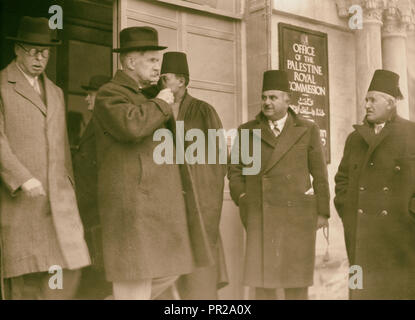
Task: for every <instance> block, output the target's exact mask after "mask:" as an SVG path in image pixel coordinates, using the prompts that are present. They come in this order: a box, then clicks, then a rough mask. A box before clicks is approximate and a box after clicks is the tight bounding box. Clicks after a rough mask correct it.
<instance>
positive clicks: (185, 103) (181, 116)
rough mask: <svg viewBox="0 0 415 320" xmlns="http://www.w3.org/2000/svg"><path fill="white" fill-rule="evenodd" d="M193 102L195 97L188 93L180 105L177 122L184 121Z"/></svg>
mask: <svg viewBox="0 0 415 320" xmlns="http://www.w3.org/2000/svg"><path fill="white" fill-rule="evenodd" d="M192 100H193V97H192V96H191V95H190V94H189V93H187V91H186V93H185V95H184V97H183V100H182V103H181V104H180V108H179V114H178V115H177V121H184V119H185V117H186V113H187V110H188V109H189V106H190V103H191V102H192Z"/></svg>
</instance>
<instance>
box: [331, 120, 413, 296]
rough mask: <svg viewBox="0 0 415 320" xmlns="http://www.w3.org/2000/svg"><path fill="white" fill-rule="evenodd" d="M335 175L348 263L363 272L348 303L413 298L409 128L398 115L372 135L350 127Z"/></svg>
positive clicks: (359, 127) (366, 129)
mask: <svg viewBox="0 0 415 320" xmlns="http://www.w3.org/2000/svg"><path fill="white" fill-rule="evenodd" d="M354 128H355V131H354V132H352V133H351V134H350V135H349V137H348V138H347V140H346V145H345V149H344V154H343V158H342V160H341V163H340V166H339V169H338V172H337V174H336V177H335V180H336V197H335V199H334V203H335V206H336V208H337V212H338V213H339V215H340V217H341V219H342V221H343V226H344V232H345V241H346V248H347V254H348V257H349V262H350V264H351V265H358V266H360V267H361V268H362V270H363V289H362V290H351V292H350V293H351V298H353V299H414V298H415V250H414V243H415V143H414V141H415V123H413V122H410V121H407V120H404V119H402V118H400V117H399V116H396V117H394V118H393V119H392V120H391V121H389V122H387V124H386V125H385V127H384V128H383V129H382V131H381V132H380V133H379V134H378V135H375V134H374V130H373V128H372V127H370V126H369V125H368V124H367V123H365V124H363V125H355V126H354Z"/></svg>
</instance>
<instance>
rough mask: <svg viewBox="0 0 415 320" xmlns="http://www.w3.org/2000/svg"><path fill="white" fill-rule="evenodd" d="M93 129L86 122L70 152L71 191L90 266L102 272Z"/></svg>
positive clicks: (91, 124) (91, 123) (90, 124)
mask: <svg viewBox="0 0 415 320" xmlns="http://www.w3.org/2000/svg"><path fill="white" fill-rule="evenodd" d="M96 153H97V151H96V143H95V134H94V125H93V122H92V121H90V122H89V123H88V125H87V126H86V128H85V131H84V133H83V134H82V137H81V138H80V141H79V144H78V146H77V148H76V150H75V151H74V152H73V157H72V158H73V160H72V163H73V170H74V177H75V185H76V188H75V191H76V198H77V200H78V207H79V213H80V215H81V219H82V223H83V225H84V229H85V239H86V242H87V244H88V248H89V252H90V254H91V259H92V266H93V267H94V268H97V269H103V268H104V265H103V257H102V241H101V224H100V220H99V214H98V208H97V179H98V178H97V155H96Z"/></svg>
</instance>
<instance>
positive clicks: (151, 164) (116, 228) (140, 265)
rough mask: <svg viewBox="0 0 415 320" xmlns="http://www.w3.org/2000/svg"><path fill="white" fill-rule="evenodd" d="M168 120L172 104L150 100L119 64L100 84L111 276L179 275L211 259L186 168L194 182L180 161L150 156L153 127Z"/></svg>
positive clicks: (98, 130) (102, 209)
mask: <svg viewBox="0 0 415 320" xmlns="http://www.w3.org/2000/svg"><path fill="white" fill-rule="evenodd" d="M171 119H172V111H171V108H170V106H169V105H168V104H167V103H165V102H164V101H163V100H160V99H157V98H154V99H150V100H148V99H147V98H146V97H145V96H144V95H143V94H142V93H141V91H140V90H139V88H138V84H137V83H136V82H135V81H134V80H133V79H132V78H130V77H129V76H128V75H127V74H125V73H124V72H123V71H121V70H119V71H117V73H116V75H115V76H114V78H113V79H112V80H111V81H110V82H109V83H107V84H105V85H104V86H102V87H101V88H100V90H99V91H98V94H97V97H96V105H95V110H94V116H93V121H94V125H95V137H96V143H97V165H98V210H99V214H100V218H101V224H102V233H103V251H104V264H105V271H106V276H107V280H109V281H123V280H138V279H149V278H156V277H163V276H169V275H180V274H185V273H190V272H191V271H192V270H193V269H194V267H195V265H198V266H203V265H209V264H211V263H212V254H211V251H210V249H209V245H208V243H207V239H206V232H205V230H204V227H203V224H202V220H201V215H200V211H199V208H198V205H197V202H196V201H195V199H194V197H193V194H192V187H191V186H192V183H191V177H190V174H189V172H188V168H187V167H184V168H183V170H182V174H183V176H184V177H185V178H186V179H189V181H188V182H186V183H182V180H181V179H182V177H181V175H180V173H181V171H180V169H179V166H178V165H177V164H161V165H159V164H156V163H155V161H154V158H153V152H154V149H155V148H156V146H158V145H159V144H160V142H158V141H154V140H153V133H154V132H155V131H156V130H157V129H161V128H164V129H165V128H166V127H167V126H171V125H172V124H171ZM171 138H172V137H171ZM174 153H175V152H173V154H174ZM184 193H185V196H183V194H184ZM184 198H186V201H185V199H184ZM186 209H187V211H186ZM195 221H199V225H197V227H196V228H194V229H192V230H189V227H188V224H189V223H193V224H195Z"/></svg>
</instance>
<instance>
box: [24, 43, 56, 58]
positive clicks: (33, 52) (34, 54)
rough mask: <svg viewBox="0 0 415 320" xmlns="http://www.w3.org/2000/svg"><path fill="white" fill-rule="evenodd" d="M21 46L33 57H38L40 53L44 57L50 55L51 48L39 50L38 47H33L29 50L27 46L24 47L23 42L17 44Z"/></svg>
mask: <svg viewBox="0 0 415 320" xmlns="http://www.w3.org/2000/svg"><path fill="white" fill-rule="evenodd" d="M17 45H18V46H19V47H21V48H22V49H23V50H24V51H25V52H26V53H27V54H28V55H29V56H31V57H37V55H38V53H40V54H41V55H42V57H43V58H47V57H49V48H45V49H42V50H38V49H36V48H32V49H30V50H27V49H26V48H25V47H23V46H22V45H21V44H19V43H18V44H17Z"/></svg>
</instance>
